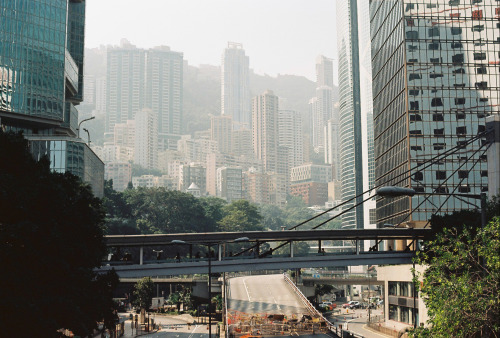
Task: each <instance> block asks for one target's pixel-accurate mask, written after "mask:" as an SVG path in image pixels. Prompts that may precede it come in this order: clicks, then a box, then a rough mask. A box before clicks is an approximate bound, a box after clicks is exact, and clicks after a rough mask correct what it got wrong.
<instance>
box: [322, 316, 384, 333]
mask: <svg viewBox="0 0 500 338" xmlns="http://www.w3.org/2000/svg"><path fill="white" fill-rule="evenodd" d="M371 315H373V316H376V315H383V311H382V309H378V310H372V312H371ZM325 317H326V318H327V319H328V320H329V321H330V322H331V323H332V324H334V325H335V326H338V325H342V328H344V329H347V330H349V331H351V332H354V333H357V334H359V335H362V336H363V337H365V338H382V337H384V338H386V337H389V336H387V335H384V334H382V333H378V332H375V331H373V330H370V329H368V328H367V325H366V322H367V319H368V310H364V309H356V310H346V309H341V311H340V312H336V313H335V314H328V315H326V316H325Z"/></svg>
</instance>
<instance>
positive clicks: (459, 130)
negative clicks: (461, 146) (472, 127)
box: [456, 126, 467, 136]
mask: <svg viewBox="0 0 500 338" xmlns="http://www.w3.org/2000/svg"><path fill="white" fill-rule="evenodd" d="M456 131H457V135H459V136H463V135H466V134H467V127H465V126H464V127H457V129H456Z"/></svg>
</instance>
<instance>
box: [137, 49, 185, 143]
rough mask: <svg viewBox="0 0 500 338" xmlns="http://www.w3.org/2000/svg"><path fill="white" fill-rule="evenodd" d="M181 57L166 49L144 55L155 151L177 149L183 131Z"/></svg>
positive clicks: (146, 105)
mask: <svg viewBox="0 0 500 338" xmlns="http://www.w3.org/2000/svg"><path fill="white" fill-rule="evenodd" d="M183 62H184V61H183V54H182V53H179V52H174V51H171V50H170V48H169V47H167V46H160V47H155V48H152V49H149V50H148V51H147V52H146V86H145V88H146V101H145V103H144V106H145V107H146V108H151V109H152V110H153V111H154V112H157V113H158V137H159V139H158V149H159V150H165V149H173V150H175V149H176V146H177V140H179V139H180V134H181V128H182V107H183V99H182V97H183V87H182V86H183Z"/></svg>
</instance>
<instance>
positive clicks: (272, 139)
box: [252, 90, 279, 173]
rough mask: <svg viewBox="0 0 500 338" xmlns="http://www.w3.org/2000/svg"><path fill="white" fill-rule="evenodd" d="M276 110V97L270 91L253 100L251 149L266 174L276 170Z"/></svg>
mask: <svg viewBox="0 0 500 338" xmlns="http://www.w3.org/2000/svg"><path fill="white" fill-rule="evenodd" d="M278 109H279V107H278V97H277V96H276V95H274V93H273V92H272V91H271V90H267V91H265V92H264V93H263V94H261V95H258V96H256V97H254V98H253V102H252V135H253V136H252V139H253V149H254V154H255V157H256V158H257V159H258V160H260V161H262V164H263V166H264V172H266V173H268V172H274V173H276V172H277V169H278V145H279V144H278V137H279V136H278V135H279V134H278Z"/></svg>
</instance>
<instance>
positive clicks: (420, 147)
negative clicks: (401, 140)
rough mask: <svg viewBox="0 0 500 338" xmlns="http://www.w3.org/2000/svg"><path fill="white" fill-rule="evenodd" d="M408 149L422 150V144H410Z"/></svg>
mask: <svg viewBox="0 0 500 338" xmlns="http://www.w3.org/2000/svg"><path fill="white" fill-rule="evenodd" d="M410 150H413V151H421V150H422V146H410Z"/></svg>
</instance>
